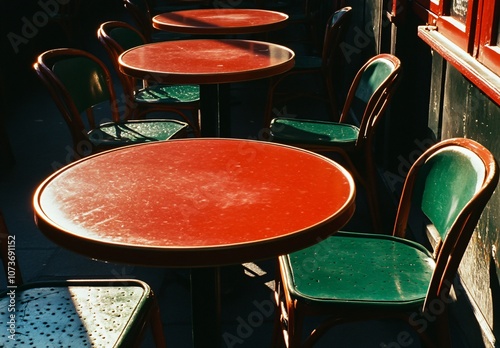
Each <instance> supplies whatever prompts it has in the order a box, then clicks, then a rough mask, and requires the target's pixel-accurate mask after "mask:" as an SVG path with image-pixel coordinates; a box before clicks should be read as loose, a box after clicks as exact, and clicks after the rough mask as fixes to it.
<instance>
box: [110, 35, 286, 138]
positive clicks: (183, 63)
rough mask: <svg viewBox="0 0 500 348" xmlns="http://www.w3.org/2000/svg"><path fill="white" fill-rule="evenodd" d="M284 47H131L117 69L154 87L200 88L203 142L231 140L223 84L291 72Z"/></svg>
mask: <svg viewBox="0 0 500 348" xmlns="http://www.w3.org/2000/svg"><path fill="white" fill-rule="evenodd" d="M294 57H295V54H294V52H293V51H292V50H290V49H289V48H287V47H284V46H281V45H276V44H272V43H267V42H261V41H252V40H232V39H221V40H213V39H195V40H174V41H167V42H158V43H151V44H147V45H142V46H138V47H134V48H132V49H130V50H128V51H125V52H124V53H123V54H122V55H120V57H119V64H120V69H121V70H122V71H123V72H124V73H125V74H128V75H130V76H133V77H136V78H139V79H143V80H148V81H150V82H153V83H154V82H156V83H167V84H200V85H201V132H202V135H203V136H223V137H227V136H230V112H229V96H228V93H227V89H225V91H226V93H221V89H223V86H227V84H228V83H232V82H242V81H250V80H257V79H262V78H267V77H270V76H273V75H278V74H281V73H284V72H286V71H288V70H290V69H291V68H292V67H293V65H294Z"/></svg>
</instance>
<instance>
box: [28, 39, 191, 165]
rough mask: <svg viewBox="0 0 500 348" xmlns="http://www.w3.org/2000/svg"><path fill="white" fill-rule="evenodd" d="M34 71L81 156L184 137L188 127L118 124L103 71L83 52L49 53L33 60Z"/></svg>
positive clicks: (107, 76)
mask: <svg viewBox="0 0 500 348" xmlns="http://www.w3.org/2000/svg"><path fill="white" fill-rule="evenodd" d="M33 67H34V69H35V71H36V73H37V75H38V76H39V77H40V79H41V80H42V81H43V82H44V84H45V86H46V87H47V89H48V91H49V93H50V94H51V96H52V98H53V100H54V102H55V103H56V105H57V107H58V109H59V111H60V112H61V114H62V116H63V118H64V120H65V121H66V124H67V126H68V128H69V131H70V132H71V136H72V140H73V148H74V150H75V152H76V153H77V154H79V155H81V156H84V155H88V154H91V153H95V152H99V151H102V150H107V149H111V148H116V147H119V146H124V145H132V144H137V143H143V142H149V141H160V140H168V139H172V138H178V137H184V136H185V134H186V130H187V128H188V124H187V123H185V122H180V121H177V120H170V119H158V120H156V119H148V120H126V119H122V117H121V116H120V112H119V108H120V105H119V100H118V99H117V98H116V95H115V90H114V87H113V81H112V79H111V76H110V73H109V71H108V69H107V67H106V66H105V65H104V63H103V62H101V61H100V60H99V59H98V58H96V57H95V56H93V55H92V54H90V53H88V52H85V51H82V50H78V49H72V48H60V49H53V50H49V51H46V52H44V53H42V54H41V55H39V56H38V59H37V61H36V62H35V64H34V66H33ZM126 107H127V106H126V105H125V106H124V108H126ZM96 114H99V115H98V116H99V118H101V120H98V119H97V117H96ZM101 114H105V115H104V116H103V115H101ZM99 121H106V122H103V123H99Z"/></svg>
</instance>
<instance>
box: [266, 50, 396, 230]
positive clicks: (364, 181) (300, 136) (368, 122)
mask: <svg viewBox="0 0 500 348" xmlns="http://www.w3.org/2000/svg"><path fill="white" fill-rule="evenodd" d="M400 70H401V63H400V61H399V59H398V58H397V57H395V56H393V55H390V54H380V55H377V56H375V57H373V58H371V59H369V60H368V61H367V62H366V63H365V64H364V65H363V66H362V67H361V69H360V70H359V71H358V73H357V74H356V76H355V78H354V80H353V82H352V84H351V87H350V89H349V93H348V94H347V98H346V101H345V103H344V107H343V109H342V113H341V115H340V119H339V122H328V121H317V120H312V119H300V118H286V117H277V118H274V119H273V120H272V121H271V124H270V135H271V140H272V141H274V142H279V143H285V144H290V145H294V146H298V147H302V148H305V149H308V150H311V151H316V152H334V153H337V154H339V155H340V156H341V157H342V159H343V160H344V162H345V165H347V166H348V168H349V169H350V170H351V172H352V173H353V174H354V177H355V179H356V180H357V182H358V183H360V184H361V185H362V186H363V187H364V188H365V190H366V192H367V198H368V204H369V208H370V213H371V217H372V221H373V229H374V231H377V232H380V229H381V222H380V218H379V210H378V206H379V202H378V195H377V189H376V188H377V183H376V179H375V178H376V177H377V175H376V171H375V163H374V160H373V139H374V135H375V131H376V129H377V126H378V124H379V123H380V120H381V119H382V116H383V115H384V112H385V110H386V108H387V106H388V104H389V102H390V100H391V98H392V96H393V94H394V92H395V90H396V86H397V82H398V79H399V77H400Z"/></svg>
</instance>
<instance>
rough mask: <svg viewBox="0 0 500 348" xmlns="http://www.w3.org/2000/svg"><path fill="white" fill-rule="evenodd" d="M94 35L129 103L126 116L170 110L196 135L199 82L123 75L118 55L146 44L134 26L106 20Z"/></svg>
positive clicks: (136, 116)
mask: <svg viewBox="0 0 500 348" xmlns="http://www.w3.org/2000/svg"><path fill="white" fill-rule="evenodd" d="M97 38H98V39H99V41H100V42H101V44H102V45H103V46H104V48H105V49H106V51H107V52H108V55H109V58H110V59H111V62H112V64H113V66H114V68H115V70H116V73H117V74H118V77H119V78H120V81H121V83H122V86H123V88H124V91H125V94H126V98H127V100H130V102H131V104H130V105H128V107H129V110H128V111H129V114H130V117H133V118H143V117H144V115H145V114H147V113H150V112H173V113H175V114H177V115H179V116H180V117H182V119H183V121H184V122H186V123H188V124H189V126H190V127H191V129H192V130H193V132H194V134H195V135H196V136H199V135H200V123H199V109H200V86H199V85H164V84H151V83H149V84H148V83H146V82H144V81H138V80H137V79H135V78H133V77H130V76H127V75H125V74H123V73H122V72H121V71H120V67H119V64H118V57H119V56H120V54H122V53H123V52H124V51H126V50H128V49H130V48H133V47H136V46H139V45H143V44H145V43H147V40H146V38H145V37H144V36H143V35H142V34H141V33H140V32H139V31H138V30H137V29H135V28H134V27H132V26H131V25H129V24H127V23H125V22H120V21H109V22H105V23H103V24H101V25H100V27H99V29H98V30H97Z"/></svg>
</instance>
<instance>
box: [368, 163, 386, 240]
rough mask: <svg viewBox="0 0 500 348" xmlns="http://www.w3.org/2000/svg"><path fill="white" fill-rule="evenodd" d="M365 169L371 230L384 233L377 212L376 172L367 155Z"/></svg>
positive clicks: (378, 211) (378, 212)
mask: <svg viewBox="0 0 500 348" xmlns="http://www.w3.org/2000/svg"><path fill="white" fill-rule="evenodd" d="M365 168H366V175H365V177H366V185H365V189H366V195H367V197H366V198H367V201H368V207H369V209H370V215H371V218H372V224H373V230H374V232H376V233H384V231H383V228H382V223H381V217H380V210H379V204H380V202H379V199H378V189H377V171H376V170H375V164H374V163H373V158H372V156H371V155H369V154H367V155H366V157H365Z"/></svg>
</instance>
